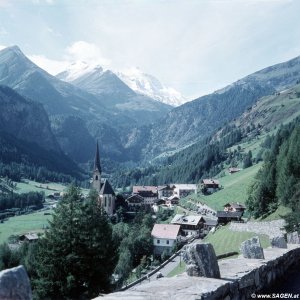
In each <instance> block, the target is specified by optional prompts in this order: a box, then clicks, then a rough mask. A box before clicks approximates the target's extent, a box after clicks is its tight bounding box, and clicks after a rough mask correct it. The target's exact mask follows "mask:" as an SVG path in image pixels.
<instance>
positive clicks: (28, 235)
mask: <svg viewBox="0 0 300 300" xmlns="http://www.w3.org/2000/svg"><path fill="white" fill-rule="evenodd" d="M20 238H26V239H27V240H29V241H34V240H38V238H39V237H38V235H37V234H36V233H26V234H23V235H21V236H20Z"/></svg>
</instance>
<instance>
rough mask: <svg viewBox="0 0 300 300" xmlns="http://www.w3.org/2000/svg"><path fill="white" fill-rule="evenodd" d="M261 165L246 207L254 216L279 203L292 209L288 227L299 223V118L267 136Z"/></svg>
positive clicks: (268, 211) (270, 209) (272, 208)
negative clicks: (265, 149) (274, 133)
mask: <svg viewBox="0 0 300 300" xmlns="http://www.w3.org/2000/svg"><path fill="white" fill-rule="evenodd" d="M264 146H265V147H266V148H267V151H266V153H265V158H264V164H263V167H262V168H261V170H260V171H259V172H258V174H257V175H256V177H255V182H254V183H253V185H252V187H251V189H250V192H249V198H248V200H247V206H248V208H249V210H250V211H251V212H252V213H253V215H254V217H259V216H261V215H267V214H270V213H272V212H273V211H275V209H276V208H277V207H278V206H279V205H280V204H282V205H285V206H288V207H290V208H291V209H292V210H293V213H291V214H290V215H289V217H288V219H289V225H290V227H291V228H290V229H293V228H292V226H294V225H295V226H296V227H297V228H299V224H300V223H299V222H300V213H299V212H300V183H299V182H300V158H299V153H300V118H297V119H295V120H294V121H293V122H292V123H290V124H288V125H285V126H282V127H281V128H280V129H279V131H278V132H277V134H276V135H273V136H271V137H269V138H268V139H267V140H266V141H265V143H264Z"/></svg>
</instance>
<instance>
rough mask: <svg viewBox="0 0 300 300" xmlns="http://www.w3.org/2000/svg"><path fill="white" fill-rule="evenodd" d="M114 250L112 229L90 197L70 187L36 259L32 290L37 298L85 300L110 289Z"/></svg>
mask: <svg viewBox="0 0 300 300" xmlns="http://www.w3.org/2000/svg"><path fill="white" fill-rule="evenodd" d="M115 261H116V247H115V245H114V243H113V240H112V229H111V225H110V223H109V221H108V219H107V216H106V215H105V214H104V213H103V211H102V209H101V207H100V206H99V204H98V202H97V195H96V194H95V193H91V194H90V195H89V197H88V199H86V200H84V199H83V197H82V195H81V193H80V190H79V189H78V188H76V187H71V188H70V189H69V191H68V193H67V194H66V195H65V196H64V198H63V200H62V201H61V203H60V204H59V205H58V206H57V209H56V210H55V213H54V215H53V220H52V221H51V222H50V228H49V230H48V231H47V232H46V236H45V238H43V239H41V241H40V245H39V252H38V255H37V264H38V267H37V278H36V279H35V280H34V282H33V283H34V289H35V291H36V294H37V295H38V297H39V298H41V299H44V298H50V299H61V298H63V299H78V298H80V299H85V298H92V297H96V296H97V295H98V294H99V293H100V292H107V291H109V289H110V278H111V275H112V272H113V269H114V267H115Z"/></svg>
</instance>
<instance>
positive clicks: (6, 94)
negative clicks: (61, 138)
mask: <svg viewBox="0 0 300 300" xmlns="http://www.w3.org/2000/svg"><path fill="white" fill-rule="evenodd" d="M0 141H1V142H0V162H1V163H4V164H10V163H12V162H16V163H22V164H24V165H35V166H42V167H46V168H48V170H52V171H56V172H59V173H60V172H61V173H65V174H71V175H75V174H76V173H77V174H78V173H79V169H78V167H77V166H76V164H75V163H74V162H73V161H71V160H70V159H69V158H68V157H67V156H65V155H64V154H63V152H62V150H61V149H60V147H59V144H58V142H57V140H56V138H55V137H54V135H53V133H52V131H51V127H50V121H49V119H48V116H47V113H46V112H45V110H44V108H43V107H42V105H41V104H38V103H36V102H33V101H31V100H28V99H25V98H23V97H22V96H20V95H19V94H18V93H16V92H15V91H13V90H12V89H10V88H8V87H4V86H0Z"/></svg>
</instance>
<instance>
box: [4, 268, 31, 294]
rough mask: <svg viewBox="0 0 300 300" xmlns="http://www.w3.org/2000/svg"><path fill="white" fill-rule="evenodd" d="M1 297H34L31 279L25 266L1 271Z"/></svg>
mask: <svg viewBox="0 0 300 300" xmlns="http://www.w3.org/2000/svg"><path fill="white" fill-rule="evenodd" d="M0 299H5V300H16V299H18V300H30V299H32V293H31V286H30V281H29V278H28V275H27V273H26V270H25V268H24V267H23V266H19V267H16V268H12V269H7V270H4V271H2V272H0Z"/></svg>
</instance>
